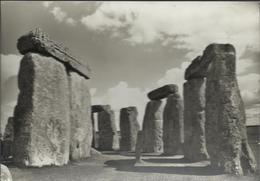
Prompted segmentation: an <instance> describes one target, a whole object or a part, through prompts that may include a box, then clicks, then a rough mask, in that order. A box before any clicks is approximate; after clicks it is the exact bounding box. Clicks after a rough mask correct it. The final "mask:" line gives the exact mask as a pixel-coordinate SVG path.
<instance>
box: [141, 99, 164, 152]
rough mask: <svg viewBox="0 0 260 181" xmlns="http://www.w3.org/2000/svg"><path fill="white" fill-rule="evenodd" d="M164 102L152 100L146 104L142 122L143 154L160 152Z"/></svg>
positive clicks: (161, 147) (161, 148) (161, 149)
mask: <svg viewBox="0 0 260 181" xmlns="http://www.w3.org/2000/svg"><path fill="white" fill-rule="evenodd" d="M164 106H165V102H163V101H162V100H152V101H150V102H148V103H147V105H146V109H145V114H144V121H143V134H144V145H143V151H144V152H155V153H156V152H162V151H163V140H162V135H163V132H162V127H163V109H164Z"/></svg>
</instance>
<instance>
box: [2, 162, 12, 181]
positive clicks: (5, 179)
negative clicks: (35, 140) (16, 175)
mask: <svg viewBox="0 0 260 181" xmlns="http://www.w3.org/2000/svg"><path fill="white" fill-rule="evenodd" d="M0 167H1V168H0V172H1V179H0V180H1V181H12V180H13V179H12V175H11V172H10V171H9V169H8V168H7V166H5V165H2V164H0Z"/></svg>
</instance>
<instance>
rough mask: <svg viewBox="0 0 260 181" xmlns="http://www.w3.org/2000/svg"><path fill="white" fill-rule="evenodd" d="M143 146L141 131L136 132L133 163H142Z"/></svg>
mask: <svg viewBox="0 0 260 181" xmlns="http://www.w3.org/2000/svg"><path fill="white" fill-rule="evenodd" d="M143 145H144V135H143V131H138V133H137V140H136V146H135V163H142V152H143Z"/></svg>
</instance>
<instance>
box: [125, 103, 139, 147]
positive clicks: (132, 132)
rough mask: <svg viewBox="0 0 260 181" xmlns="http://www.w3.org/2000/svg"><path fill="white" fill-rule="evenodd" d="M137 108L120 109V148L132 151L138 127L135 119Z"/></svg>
mask: <svg viewBox="0 0 260 181" xmlns="http://www.w3.org/2000/svg"><path fill="white" fill-rule="evenodd" d="M137 115H138V112H137V108H136V107H127V108H122V109H121V111H120V133H121V139H120V150H122V151H134V150H135V145H136V139H137V133H138V131H139V129H140V126H139V123H138V121H137Z"/></svg>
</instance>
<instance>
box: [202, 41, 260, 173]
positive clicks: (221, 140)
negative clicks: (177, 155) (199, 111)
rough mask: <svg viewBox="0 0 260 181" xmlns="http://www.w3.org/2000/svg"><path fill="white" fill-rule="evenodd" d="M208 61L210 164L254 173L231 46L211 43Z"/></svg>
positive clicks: (206, 53) (207, 117) (205, 54)
mask: <svg viewBox="0 0 260 181" xmlns="http://www.w3.org/2000/svg"><path fill="white" fill-rule="evenodd" d="M203 56H205V57H206V58H207V61H209V62H211V63H210V65H209V67H208V70H207V82H206V125H205V128H206V144H207V149H208V153H209V155H210V161H211V165H212V166H214V167H219V168H221V169H223V171H224V172H226V173H232V174H236V175H242V174H243V173H247V172H254V171H255V170H256V162H255V159H254V156H253V154H252V151H251V149H250V147H249V145H248V141H247V133H246V127H245V120H246V117H245V110H244V105H243V101H242V98H241V95H240V91H239V88H238V83H237V79H236V65H235V64H236V53H235V48H234V47H233V46H232V45H230V44H211V45H209V46H208V47H207V48H206V50H205V51H204V55H203Z"/></svg>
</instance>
